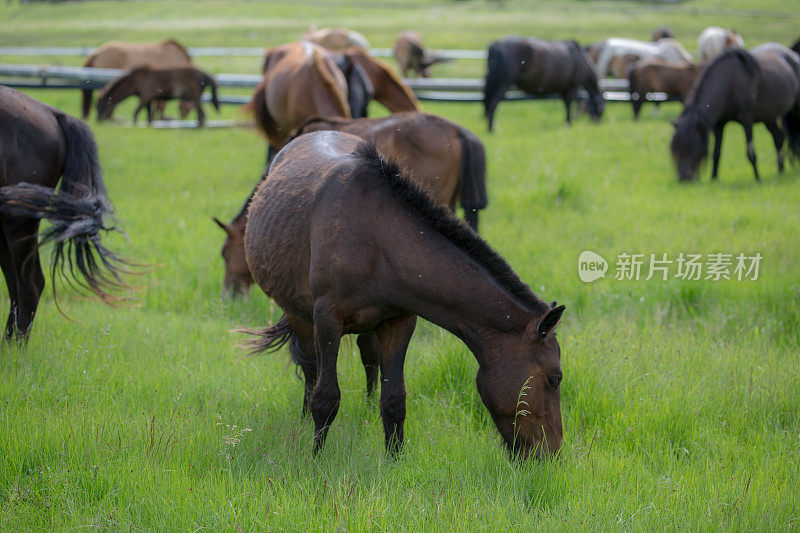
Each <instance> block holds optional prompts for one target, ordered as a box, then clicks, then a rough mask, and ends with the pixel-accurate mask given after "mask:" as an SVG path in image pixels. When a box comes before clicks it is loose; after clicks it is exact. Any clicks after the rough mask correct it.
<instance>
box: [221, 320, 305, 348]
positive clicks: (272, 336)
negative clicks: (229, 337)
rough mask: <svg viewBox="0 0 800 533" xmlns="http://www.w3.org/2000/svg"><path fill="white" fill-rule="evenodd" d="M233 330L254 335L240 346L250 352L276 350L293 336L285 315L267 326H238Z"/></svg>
mask: <svg viewBox="0 0 800 533" xmlns="http://www.w3.org/2000/svg"><path fill="white" fill-rule="evenodd" d="M234 331H236V332H237V333H247V334H248V335H252V336H253V337H254V338H252V339H250V340H247V341H245V342H243V343H242V344H241V347H242V348H246V349H247V350H249V352H250V353H251V354H256V353H261V352H267V353H270V352H274V351H277V350H279V349H280V348H281V347H282V346H283V345H284V344H286V343H287V342H289V340H290V339H291V338H292V337H293V336H294V332H293V331H292V326H290V325H289V319H288V318H286V315H283V316H282V317H281V318H280V320H278V322H276V323H275V324H274V325H272V326H269V327H268V328H262V329H251V328H240V329H237V330H234Z"/></svg>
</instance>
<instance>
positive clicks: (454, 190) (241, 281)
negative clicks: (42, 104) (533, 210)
mask: <svg viewBox="0 0 800 533" xmlns="http://www.w3.org/2000/svg"><path fill="white" fill-rule="evenodd" d="M323 130H336V131H344V132H347V133H350V134H353V135H357V136H359V137H361V138H363V139H374V140H375V143H376V144H377V146H378V149H379V150H380V151H381V153H382V154H384V155H386V156H387V157H389V158H390V159H393V160H396V161H401V162H402V164H403V166H404V167H405V168H407V169H410V170H413V172H414V174H415V175H416V177H417V179H419V181H420V183H421V184H423V185H425V186H427V187H428V188H430V190H431V192H432V193H433V196H434V197H435V198H436V200H437V201H438V202H439V203H440V204H442V205H444V206H447V207H448V208H449V209H450V210H451V211H453V210H455V206H456V200H458V202H459V203H460V204H461V207H462V208H463V209H464V218H465V220H466V221H467V223H468V224H469V225H470V226H471V227H472V229H474V230H475V231H478V211H479V210H481V209H484V208H485V207H486V205H487V204H488V199H487V195H486V156H485V153H484V149H483V143H481V141H480V139H479V138H478V137H477V136H476V135H475V134H474V133H472V132H470V131H469V130H467V129H465V128H462V127H461V126H459V125H458V124H456V123H454V122H451V121H449V120H446V119H444V118H441V117H437V116H436V115H430V114H427V113H416V112H407V113H395V114H394V115H390V116H388V117H383V118H362V119H357V120H347V119H341V118H329V119H313V120H311V121H309V122H308V123H306V124H305V125H303V126H301V128H300V129H299V130H298V133H297V135H298V136H299V135H303V134H306V133H310V132H313V131H323ZM253 192H255V190H254V191H253ZM251 198H252V193H251V195H250V197H248V199H247V201H246V202H245V203H244V205H243V206H242V209H241V211H239V213H238V214H237V215H236V216H235V217H234V218H233V220H231V222H230V223H229V224H225V223H224V222H222V221H220V220H219V219H216V218H215V219H214V221H215V222H216V223H217V224H218V225H219V227H221V228H222V229H223V230H224V231H225V233H226V238H225V242H224V243H223V245H222V257H223V259H224V260H225V276H224V279H223V289H222V290H223V295H229V296H233V297H236V296H238V295H240V294H246V293H247V291H248V290H249V288H250V284H251V283H252V282H253V278H252V276H251V275H250V269H249V268H248V266H247V261H246V260H245V255H244V231H245V226H246V225H247V206H248V204H249V203H250V199H251Z"/></svg>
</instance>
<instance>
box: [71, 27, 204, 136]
mask: <svg viewBox="0 0 800 533" xmlns="http://www.w3.org/2000/svg"><path fill="white" fill-rule="evenodd" d="M83 66H84V67H92V68H118V69H125V70H129V69H132V68H136V67H140V66H149V67H153V68H178V67H190V66H192V58H191V57H190V56H189V53H188V52H187V51H186V48H184V47H183V46H181V45H180V44H179V43H178V42H177V41H174V40H172V39H169V40H166V41H162V42H160V43H123V42H118V41H110V42H107V43H105V44H104V45H103V46H101V47H100V48H98V49H97V50H95V51H94V52H92V53H91V54H90V55H89V57H87V58H86V61H85V62H84V63H83ZM82 93H83V119H84V120H86V119H87V118H88V117H89V112H90V111H91V108H92V89H82ZM165 105H166V102H160V103H159V108H158V114H159V115H160V116H163V114H164V106H165ZM190 110H191V107H189V106H188V103H185V102H183V101H182V102H181V117H185V116H186V115H187V114H188V113H189V111H190Z"/></svg>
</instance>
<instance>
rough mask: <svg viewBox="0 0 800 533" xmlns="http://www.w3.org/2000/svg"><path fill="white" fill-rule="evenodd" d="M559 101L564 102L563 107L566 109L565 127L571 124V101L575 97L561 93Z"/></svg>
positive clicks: (567, 93)
mask: <svg viewBox="0 0 800 533" xmlns="http://www.w3.org/2000/svg"><path fill="white" fill-rule="evenodd" d="M561 99H562V100H564V107H566V108H567V126H569V125H571V124H572V101H573V100H574V99H575V95H574V94H572V92H566V93H561Z"/></svg>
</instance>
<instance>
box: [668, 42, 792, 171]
mask: <svg viewBox="0 0 800 533" xmlns="http://www.w3.org/2000/svg"><path fill="white" fill-rule="evenodd" d="M730 121H736V122H738V123H740V124H741V125H742V126H743V127H744V134H745V138H746V139H747V158H748V159H749V160H750V164H751V165H752V166H753V172H754V174H755V177H756V180H758V179H759V176H758V168H757V167H756V152H755V149H754V147H753V124H755V123H757V122H763V123H764V125H765V126H766V127H767V129H768V130H769V132H770V133H771V134H772V138H773V141H774V142H775V150H776V151H777V152H778V172H781V173H782V172H783V159H784V154H783V142H784V137H786V138H788V141H789V143H788V144H789V152H790V155H791V156H793V157H800V59H798V57H797V55H796V54H795V53H794V52H792V51H791V50H789V49H788V48H786V47H785V46H783V45H780V44H776V43H768V44H764V45H761V46H759V47H757V48H754V49H753V50H752V51H751V52H747V51H746V50H744V49H741V48H732V49H730V50H728V51H726V52H724V53H723V54H722V55H720V56H718V57H717V59H715V60H714V61H713V62H712V63H711V64H710V65H709V66H708V67H707V68H706V70H705V72H704V73H703V75H702V76H701V77H700V79H699V80H698V81H697V83H696V84H695V86H694V88H693V89H692V91H691V92H690V94H689V96H688V97H687V99H686V105H685V107H684V109H683V113H682V114H681V116H680V117H679V118H678V120H677V121H676V122H675V134H674V135H673V137H672V143H671V150H672V157H673V159H674V160H675V164H676V166H677V170H678V179H680V180H681V181H686V180H692V179H694V178H695V177H696V176H697V171H698V169H699V167H700V164H701V163H702V162H703V161H704V160H705V158H706V157H707V155H708V134H709V132H711V131H713V132H714V167H713V170H712V173H711V179H716V178H717V170H718V169H719V157H720V150H721V147H722V130H723V128H724V126H725V124H726V123H727V122H730ZM779 121H780V122H781V123H782V125H783V128H781V126H779Z"/></svg>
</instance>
